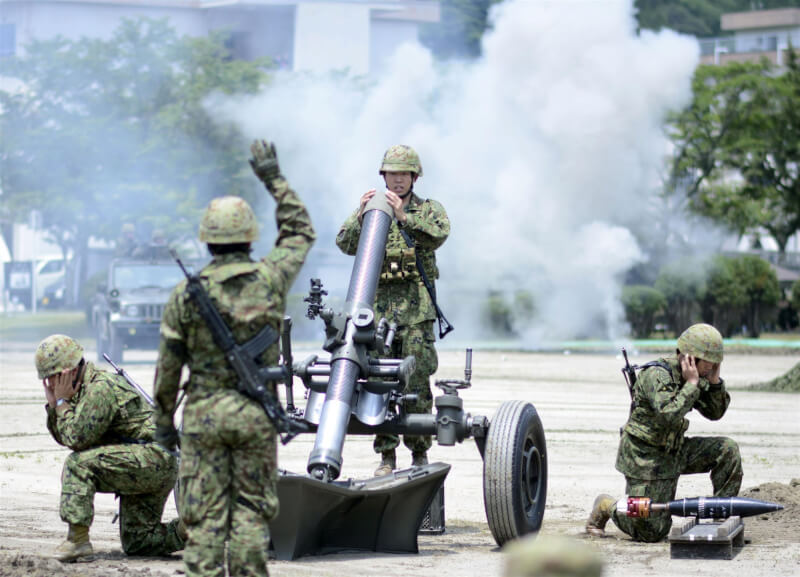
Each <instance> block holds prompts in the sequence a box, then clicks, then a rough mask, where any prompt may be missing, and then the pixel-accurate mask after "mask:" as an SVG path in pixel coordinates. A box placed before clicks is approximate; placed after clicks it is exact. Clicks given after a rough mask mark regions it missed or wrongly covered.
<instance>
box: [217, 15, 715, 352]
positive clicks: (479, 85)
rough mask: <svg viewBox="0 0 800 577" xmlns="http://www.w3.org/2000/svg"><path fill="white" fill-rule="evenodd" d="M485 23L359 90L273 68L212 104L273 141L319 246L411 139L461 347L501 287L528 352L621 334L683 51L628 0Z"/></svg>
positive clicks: (685, 70) (684, 95) (687, 58)
mask: <svg viewBox="0 0 800 577" xmlns="http://www.w3.org/2000/svg"><path fill="white" fill-rule="evenodd" d="M492 17H493V29H492V30H491V31H490V32H487V34H486V36H485V38H484V56H483V57H482V58H481V59H480V60H478V61H476V62H473V63H470V64H455V65H449V66H443V65H438V64H436V63H435V62H434V60H433V59H432V57H431V55H430V54H429V53H428V52H427V51H426V50H425V49H424V48H422V47H421V46H418V45H405V46H402V47H401V48H399V49H398V50H397V52H396V53H395V55H394V57H393V59H392V61H391V63H390V65H389V66H388V67H387V69H386V70H385V71H384V72H385V73H384V74H381V75H379V76H377V78H376V80H375V82H374V83H372V84H369V85H359V84H357V83H356V82H354V81H353V80H352V79H342V78H333V77H327V78H323V79H320V78H314V77H311V76H302V77H301V76H298V75H293V76H277V77H276V78H275V81H274V83H273V84H272V85H271V86H270V87H269V88H268V89H266V90H265V91H264V92H263V93H262V94H260V95H258V96H257V97H254V98H250V99H247V100H237V101H236V102H230V101H227V102H223V103H215V105H214V106H215V109H216V111H217V113H220V111H221V113H222V115H223V117H226V118H229V119H234V120H236V121H237V122H238V123H239V124H240V125H241V127H242V129H243V130H244V131H245V133H246V134H247V135H248V136H251V137H253V138H269V139H272V140H275V141H276V142H277V143H278V149H279V155H280V159H281V164H282V166H283V167H284V171H285V172H286V174H287V176H288V177H289V179H290V181H291V182H292V184H293V186H294V187H295V188H296V189H297V190H298V191H300V192H301V196H302V197H303V198H304V199H305V200H307V201H308V203H309V205H310V207H311V210H312V216H313V217H314V219H315V224H316V225H317V228H318V230H320V231H321V232H322V234H321V236H320V239H319V240H318V247H317V248H315V250H318V249H319V248H321V249H327V250H330V249H331V247H332V246H333V236H334V235H335V232H336V230H337V229H338V227H339V225H340V224H341V222H342V221H343V219H344V218H345V217H346V216H347V214H349V212H350V211H352V210H353V209H354V208H355V207H356V206H357V204H358V198H359V196H360V195H361V194H362V193H363V192H364V191H366V190H367V189H369V188H373V187H376V188H377V187H379V186H380V185H381V182H380V179H379V177H378V175H377V171H378V166H379V163H380V158H381V156H382V154H383V151H384V150H385V149H386V148H387V147H388V146H390V145H391V144H395V143H405V144H409V145H411V146H413V147H415V148H416V149H417V151H418V152H419V153H420V156H421V158H422V163H423V166H424V170H425V175H424V177H423V178H422V179H421V180H420V181H419V182H418V184H417V186H416V190H417V192H418V194H420V195H421V196H423V197H433V198H436V199H438V200H440V201H441V202H442V203H443V204H444V206H445V207H446V208H447V211H448V213H449V215H450V218H451V222H452V235H451V237H450V239H449V240H448V242H447V243H446V244H445V245H444V246H443V247H442V249H440V251H439V253H438V254H439V257H438V258H439V263H440V269H441V271H442V278H441V280H440V283H439V285H440V291H441V294H442V301H443V302H442V304H443V308H444V309H445V310H446V311H447V312H448V313H450V315H449V316H452V317H455V318H451V320H453V321H454V324H455V325H456V326H457V327H458V328H459V329H461V330H460V331H459V333H460V335H459V336H460V337H461V338H463V339H467V338H475V337H481V336H482V335H481V330H480V326H479V318H480V312H479V307H480V304H481V299H483V298H484V297H485V295H486V291H487V290H488V289H494V290H503V289H507V288H511V289H513V290H515V289H518V288H528V289H530V290H531V291H532V292H533V294H534V299H535V301H536V309H537V314H536V318H535V320H534V321H533V323H532V325H531V326H525V327H517V328H518V329H520V330H521V331H522V332H523V333H524V336H525V340H526V342H527V343H529V344H533V343H535V342H536V341H538V340H540V339H545V340H546V339H553V338H565V337H571V336H576V335H587V334H593V333H596V330H597V327H598V326H602V327H604V330H605V331H606V336H610V337H612V338H617V337H621V336H623V334H624V331H625V327H624V322H623V316H622V310H621V306H620V305H619V293H620V282H621V276H622V275H623V274H624V272H625V271H626V270H628V269H629V268H630V267H631V266H632V265H634V264H636V263H637V262H640V261H641V260H642V259H644V258H646V255H644V254H643V253H642V251H641V250H640V248H639V247H638V246H637V243H636V240H635V239H634V237H633V235H632V234H631V233H630V232H629V231H628V229H627V228H626V225H627V224H629V223H630V222H631V221H632V220H633V219H635V218H637V216H639V215H640V214H641V212H642V210H643V207H644V206H645V205H646V204H647V203H648V201H649V200H650V197H651V195H652V191H653V190H654V189H655V185H656V183H657V181H658V177H659V171H660V170H661V168H662V162H663V157H664V153H665V150H666V139H665V136H664V134H663V131H662V123H663V118H664V116H665V114H666V113H667V112H668V111H669V110H672V109H676V108H679V107H681V106H683V105H685V104H686V103H687V102H688V100H689V98H690V79H691V74H692V72H693V70H694V68H695V66H696V65H697V62H698V54H699V52H698V47H697V44H696V42H695V41H694V40H693V39H690V38H687V37H681V36H679V35H677V34H675V33H672V32H669V31H665V32H661V33H658V34H655V33H649V32H643V33H642V34H641V35H637V34H636V32H635V21H634V19H633V17H632V6H631V2H629V1H627V2H623V1H619V2H613V1H605V2H591V1H584V2H564V1H558V2H555V1H553V2H549V1H530V0H528V1H525V0H508V1H506V2H504V3H503V4H500V5H497V7H496V9H495V11H494V12H493V15H492ZM345 262H346V261H345ZM348 272H349V269H348ZM328 288H329V290H331V291H332V293H333V292H334V291H337V292H341V293H344V287H341V288H339V287H333V286H329V287H328ZM469 297H473V299H470V298H469Z"/></svg>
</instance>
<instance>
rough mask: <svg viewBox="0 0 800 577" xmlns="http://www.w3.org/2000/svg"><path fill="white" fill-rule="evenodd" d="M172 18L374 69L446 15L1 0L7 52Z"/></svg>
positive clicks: (293, 61)
mask: <svg viewBox="0 0 800 577" xmlns="http://www.w3.org/2000/svg"><path fill="white" fill-rule="evenodd" d="M137 17H148V18H156V19H158V18H167V19H168V20H169V22H170V24H171V25H172V26H173V27H174V28H175V29H176V30H177V32H178V34H179V35H189V36H205V35H206V34H208V33H209V32H211V31H224V32H225V33H226V34H227V35H228V43H229V47H230V48H231V50H232V52H233V55H234V57H236V58H240V59H243V60H251V59H254V58H258V57H263V56H268V57H271V58H272V59H273V60H274V61H276V62H277V63H279V65H280V66H282V67H284V68H290V69H292V70H302V71H305V70H308V71H315V72H323V71H328V70H345V69H349V71H350V72H351V73H354V74H368V73H369V72H370V71H375V70H377V69H378V68H380V66H381V65H382V64H383V63H384V62H385V61H386V59H387V58H388V57H389V56H390V55H391V54H392V52H393V51H394V49H395V48H397V46H399V45H400V44H402V43H404V42H408V41H416V39H417V32H418V29H419V26H420V25H421V24H424V23H427V22H438V21H439V2H438V0H0V57H3V56H11V55H14V54H19V53H22V52H23V51H24V49H25V48H24V47H25V44H26V43H28V42H29V41H31V40H33V39H37V40H45V39H48V38H53V37H55V36H57V35H61V36H64V37H66V38H70V39H77V38H80V37H81V36H86V37H93V38H108V37H110V36H111V34H112V33H113V31H114V29H115V28H116V27H117V25H118V24H119V22H120V20H121V19H123V18H137Z"/></svg>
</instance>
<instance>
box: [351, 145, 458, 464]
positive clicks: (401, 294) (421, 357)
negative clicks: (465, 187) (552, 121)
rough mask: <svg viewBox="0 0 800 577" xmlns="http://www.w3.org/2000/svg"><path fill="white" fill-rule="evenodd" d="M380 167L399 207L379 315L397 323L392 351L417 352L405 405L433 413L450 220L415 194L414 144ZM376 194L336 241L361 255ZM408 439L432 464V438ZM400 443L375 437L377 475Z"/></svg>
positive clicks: (395, 150)
mask: <svg viewBox="0 0 800 577" xmlns="http://www.w3.org/2000/svg"><path fill="white" fill-rule="evenodd" d="M379 172H380V175H381V176H382V177H383V179H384V181H385V183H386V192H385V193H384V194H385V195H386V200H387V201H388V202H389V205H390V206H391V207H392V210H393V212H394V221H393V222H392V225H391V228H390V230H389V238H388V240H387V243H386V254H385V255H384V258H383V271H382V273H381V275H380V279H379V281H378V289H377V296H376V299H375V301H376V302H375V315H376V317H384V318H386V319H387V320H388V321H390V322H395V323H397V325H398V328H397V333H396V334H395V337H394V341H393V343H392V350H391V351H390V352H389V356H390V357H393V358H399V359H402V358H405V357H407V356H409V355H413V356H414V357H416V362H417V364H416V370H415V371H414V373H413V374H412V375H411V380H410V381H409V383H408V386H407V387H406V390H405V391H404V393H405V394H409V393H411V394H414V395H416V401H413V402H409V401H407V402H406V405H405V407H404V408H405V410H406V411H407V412H409V413H430V412H431V410H432V408H433V395H432V393H431V387H430V376H431V375H432V374H434V373H435V372H436V369H437V368H438V366H439V359H438V356H437V354H436V348H435V347H434V341H435V337H434V332H433V330H434V321H435V320H436V318H437V305H436V302H435V300H434V299H435V292H433V291H435V288H434V285H433V283H434V282H435V279H437V278H438V277H439V269H438V268H437V267H436V255H435V253H434V251H435V250H436V249H438V248H439V247H440V246H441V245H442V244H443V243H444V241H445V240H447V237H448V235H449V234H450V221H449V219H448V218H447V213H446V212H445V210H444V207H443V206H442V205H441V204H440V203H438V202H437V201H435V200H431V199H423V198H420V197H418V196H417V195H416V194H414V183H415V182H416V181H417V179H418V178H419V177H420V176H422V165H421V164H420V161H419V156H418V155H417V153H416V152H415V151H414V150H413V149H412V148H411V147H410V146H404V145H395V146H392V147H390V148H389V149H388V150H387V151H386V153H385V154H384V156H383V162H382V164H381V167H380V171H379ZM375 194H376V191H375V189H371V190H368V191H367V192H366V193H364V195H363V196H362V197H361V204H360V206H359V208H358V210H356V211H355V212H354V213H353V214H352V215H351V216H350V217H349V218H348V219H347V220H346V221H345V223H344V224H343V225H342V228H341V229H340V230H339V234H338V235H337V237H336V246H338V247H339V249H341V251H342V252H344V253H345V254H349V255H354V254H356V250H357V249H358V239H359V236H360V234H361V219H362V216H363V213H364V207H365V206H366V205H367V203H368V202H369V201H370V199H371V198H372V197H373V196H375ZM418 263H419V264H421V265H422V268H423V271H424V275H425V277H427V279H428V282H429V284H430V285H431V288H432V291H429V290H428V289H427V288H426V286H425V282H424V280H423V271H420V270H419V266H418ZM440 334H441V333H440ZM403 442H404V444H405V445H406V447H408V448H409V449H411V451H412V465H415V466H418V465H425V464H427V463H428V457H427V454H428V449H430V447H431V438H430V437H428V436H424V437H423V436H414V437H410V436H404V439H403ZM399 444H400V439H399V438H398V437H397V436H396V435H378V436H377V437H376V438H375V442H374V444H373V448H374V450H375V452H376V453H380V454H381V463H380V465H379V466H378V468H377V470H376V471H375V475H376V476H380V475H388V474H389V473H391V472H392V471H393V470H394V469H395V468H396V467H397V457H396V453H395V449H396V447H397V446H398V445H399Z"/></svg>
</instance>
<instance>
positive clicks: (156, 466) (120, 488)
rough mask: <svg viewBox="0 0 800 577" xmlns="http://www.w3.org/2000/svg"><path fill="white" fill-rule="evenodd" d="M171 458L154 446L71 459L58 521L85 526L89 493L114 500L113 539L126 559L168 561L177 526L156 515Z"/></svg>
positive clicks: (179, 544) (94, 451)
mask: <svg viewBox="0 0 800 577" xmlns="http://www.w3.org/2000/svg"><path fill="white" fill-rule="evenodd" d="M177 468H178V466H177V463H176V460H175V457H173V456H171V455H170V454H169V453H167V452H166V451H165V450H164V449H163V448H161V447H160V446H158V445H156V444H155V443H149V444H146V445H136V444H125V445H104V446H102V447H94V448H91V449H86V450H84V451H76V452H74V453H71V454H70V455H69V457H67V460H66V461H65V462H64V469H63V472H62V474H61V506H60V513H61V519H62V520H63V521H64V522H66V523H70V524H73V525H84V526H89V525H91V524H92V521H93V519H94V495H95V493H116V494H117V495H118V496H119V536H120V540H121V541H122V550H123V551H125V553H127V554H129V555H169V554H170V553H172V552H173V551H179V550H181V549H183V540H181V538H180V537H179V536H178V533H177V525H178V520H177V519H175V520H174V521H172V522H170V523H169V524H164V523H162V522H161V515H162V513H163V512H164V503H165V502H166V501H167V497H169V493H170V491H171V490H172V487H173V486H174V485H175V478H176V476H177Z"/></svg>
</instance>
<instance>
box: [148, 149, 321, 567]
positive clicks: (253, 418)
mask: <svg viewBox="0 0 800 577" xmlns="http://www.w3.org/2000/svg"><path fill="white" fill-rule="evenodd" d="M251 151H252V153H253V159H252V160H251V161H250V163H251V165H252V167H253V170H254V171H255V173H256V174H257V175H258V177H259V179H261V181H262V182H263V183H264V184H265V185H266V187H267V190H269V192H270V194H271V195H272V196H273V198H274V199H275V201H276V202H277V207H276V217H277V223H278V237H277V240H276V244H275V247H274V248H273V249H272V251H271V252H270V253H269V254H268V255H267V256H266V257H264V258H263V259H261V260H260V261H254V260H253V259H252V258H251V257H250V243H252V242H254V241H255V240H257V239H258V222H257V221H256V217H255V214H253V211H252V209H251V208H250V206H249V205H248V204H247V202H245V201H244V200H243V199H241V198H239V197H236V196H225V197H221V198H216V199H214V200H212V201H211V203H210V204H209V206H208V208H207V209H206V212H205V215H204V216H203V220H202V222H201V224H200V234H199V236H200V241H201V242H204V243H206V244H207V245H208V249H209V252H210V253H211V255H212V256H213V260H212V261H211V263H209V264H208V265H207V266H206V267H204V268H203V269H202V270H201V271H200V272H199V273H198V274H197V276H198V277H199V282H200V284H201V285H202V287H203V290H204V291H205V293H207V294H208V296H209V300H210V301H211V306H213V307H214V308H216V309H217V311H218V312H219V314H220V315H221V316H222V318H223V320H224V322H225V324H227V325H228V328H229V329H230V331H231V332H232V333H233V337H234V339H235V340H236V341H237V342H238V343H239V344H244V343H245V342H249V343H252V342H253V341H252V340H251V339H253V337H257V335H260V334H262V333H263V331H264V330H265V328H266V327H270V328H271V329H272V330H273V331H275V332H276V333H277V331H278V330H279V328H280V324H281V322H282V320H283V314H284V309H285V307H286V295H287V294H288V292H289V289H290V288H291V286H292V282H293V281H294V279H295V277H296V276H297V273H298V272H299V271H300V268H301V267H302V265H303V262H304V261H305V257H306V255H307V254H308V251H309V250H310V249H311V246H312V244H313V243H314V240H315V238H316V235H315V233H314V229H313V227H312V226H311V219H310V217H309V215H308V212H307V211H306V208H305V206H304V205H303V203H302V202H301V201H300V198H299V197H298V196H297V194H296V193H295V191H294V190H292V189H291V187H290V186H289V184H288V183H287V182H286V180H285V179H284V178H283V176H282V175H281V172H280V168H279V167H278V159H277V157H276V155H275V148H274V146H272V145H270V144H268V143H266V142H263V141H262V142H255V143H254V144H253V146H252V147H251ZM262 351H263V352H262ZM256 352H257V353H259V354H258V356H257V360H258V362H259V363H260V365H261V366H274V365H276V364H277V362H278V356H279V348H278V344H277V343H276V342H273V343H271V344H268V345H267V344H265V345H264V348H260V349H259V350H258V351H256ZM184 365H187V366H188V367H189V375H190V376H189V381H188V383H186V385H185V387H186V392H187V395H186V406H185V408H184V410H183V425H182V427H183V429H182V433H181V437H180V438H181V466H180V484H181V490H180V496H179V502H180V506H179V510H180V512H181V517H182V519H183V520H184V521H185V522H186V525H187V527H188V532H189V539H188V541H187V544H186V551H185V552H184V555H183V560H184V564H185V567H186V575H187V577H198V576H200V577H224V575H225V574H226V573H225V566H226V543H227V566H228V569H229V572H228V574H229V575H232V576H233V575H235V576H237V577H253V576H258V577H264V576H266V575H268V574H269V573H268V570H267V546H268V522H269V521H270V520H271V519H272V518H274V517H275V516H276V515H277V514H278V497H277V482H278V469H277V459H278V455H277V445H276V435H277V432H276V430H275V427H274V426H273V424H272V422H271V421H270V420H269V419H268V418H267V415H266V414H265V412H264V409H263V407H262V406H261V405H260V404H259V403H258V402H257V401H255V400H253V399H251V398H250V397H248V396H245V395H244V394H243V393H241V392H239V390H238V383H239V377H238V376H237V373H236V370H235V369H234V368H233V367H232V366H231V364H230V363H229V362H228V359H227V357H226V355H225V354H224V353H223V351H222V350H221V349H220V348H219V347H218V346H217V345H216V344H215V342H214V337H213V335H212V332H211V329H209V326H208V325H207V323H206V321H205V319H204V318H203V316H202V315H201V314H200V311H199V309H198V306H197V304H196V302H195V301H194V300H193V299H192V298H191V296H190V294H189V292H188V291H187V281H182V282H181V283H180V284H179V285H178V286H177V287H175V289H174V290H173V292H172V295H171V296H170V299H169V301H168V302H167V305H166V308H165V309H164V315H163V318H162V320H161V344H160V346H159V351H158V365H157V367H156V381H155V399H156V407H157V409H156V423H157V433H156V435H157V437H158V439H159V442H162V443H164V444H165V445H166V446H174V445H175V444H176V443H177V440H178V434H177V431H176V430H175V426H174V424H173V415H174V412H175V409H176V397H177V394H178V390H179V386H180V379H181V369H182V368H183V366H184ZM266 386H267V387H269V388H270V389H271V393H272V394H273V395H275V393H276V391H275V385H274V383H267V385H266Z"/></svg>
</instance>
